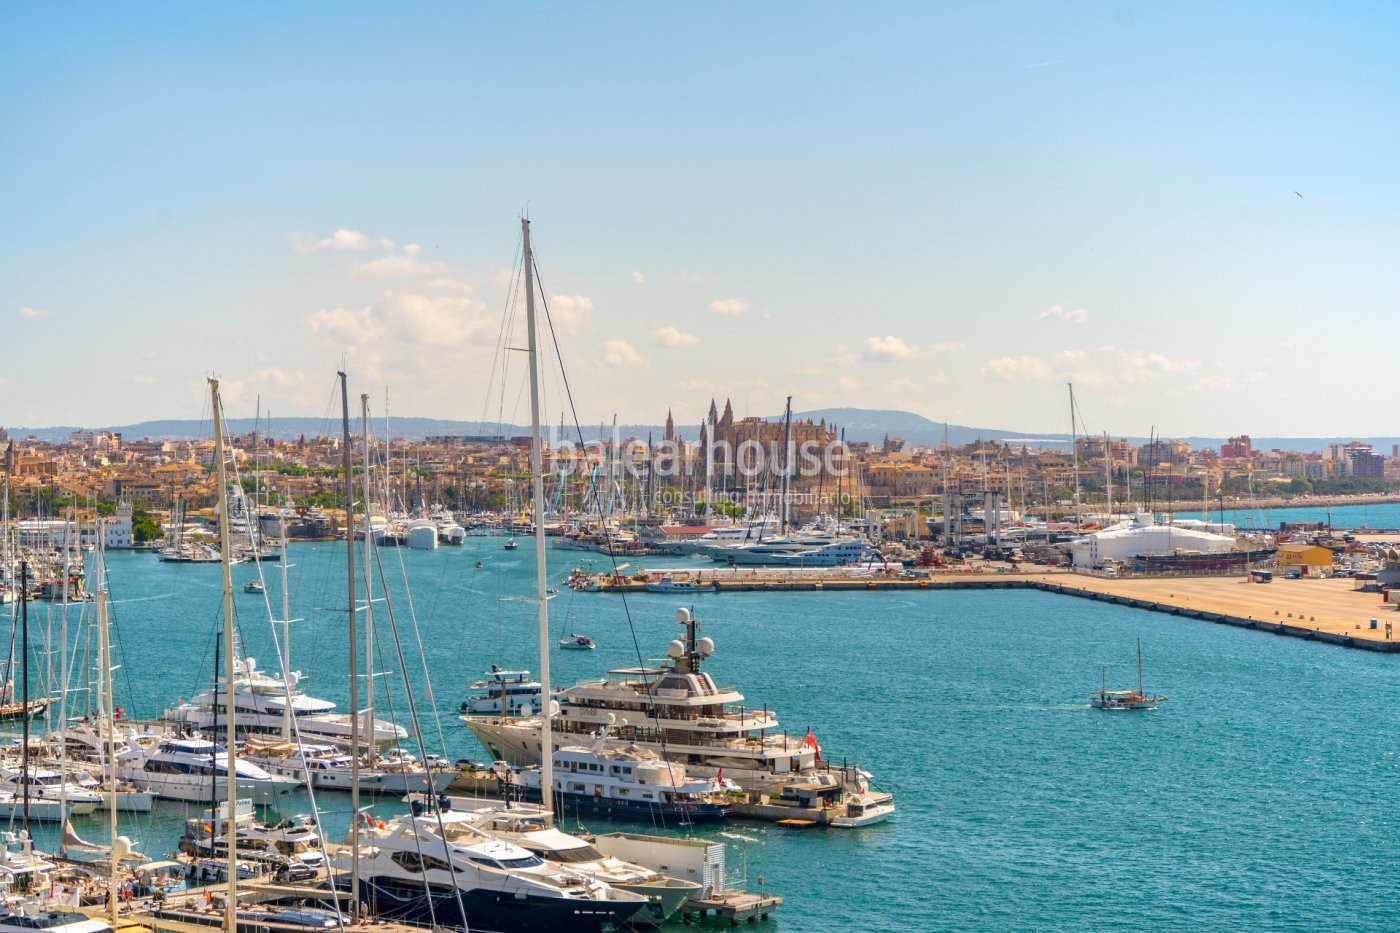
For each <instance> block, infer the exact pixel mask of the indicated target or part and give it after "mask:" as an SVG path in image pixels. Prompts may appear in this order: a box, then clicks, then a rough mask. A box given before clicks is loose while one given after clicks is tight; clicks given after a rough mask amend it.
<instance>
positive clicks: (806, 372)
mask: <svg viewBox="0 0 1400 933" xmlns="http://www.w3.org/2000/svg"><path fill="white" fill-rule="evenodd" d="M793 372H795V373H796V374H797V375H799V376H821V375H825V373H826V367H825V366H817V365H814V364H810V363H809V364H808V365H806V366H799V367H797V368H796V369H794V370H793Z"/></svg>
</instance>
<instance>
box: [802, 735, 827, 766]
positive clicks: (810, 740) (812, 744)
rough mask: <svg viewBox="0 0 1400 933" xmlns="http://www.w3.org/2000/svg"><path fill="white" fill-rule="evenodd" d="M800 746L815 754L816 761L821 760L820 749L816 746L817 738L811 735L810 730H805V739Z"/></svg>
mask: <svg viewBox="0 0 1400 933" xmlns="http://www.w3.org/2000/svg"><path fill="white" fill-rule="evenodd" d="M802 744H803V745H806V746H808V747H809V748H811V749H812V751H813V752H815V753H816V756H817V761H821V760H822V747H821V746H820V745H818V744H817V737H816V736H815V735H813V734H812V730H811V729H808V730H807V737H806V738H804V739H803V740H802Z"/></svg>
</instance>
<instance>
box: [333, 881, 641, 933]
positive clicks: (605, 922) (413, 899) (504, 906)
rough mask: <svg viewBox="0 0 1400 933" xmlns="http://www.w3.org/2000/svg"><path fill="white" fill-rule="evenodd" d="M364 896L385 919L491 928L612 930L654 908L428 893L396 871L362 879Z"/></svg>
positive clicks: (508, 932) (508, 931) (524, 932)
mask: <svg viewBox="0 0 1400 933" xmlns="http://www.w3.org/2000/svg"><path fill="white" fill-rule="evenodd" d="M360 900H361V902H363V903H365V904H367V905H368V906H369V909H370V913H371V914H373V915H374V916H376V917H379V918H382V919H386V920H398V921H402V922H404V923H412V924H419V925H431V926H434V927H436V928H446V927H457V928H459V929H471V930H481V931H490V933H611V931H613V930H615V929H619V928H621V927H622V926H623V925H624V924H626V923H628V922H629V921H630V920H631V919H632V917H634V916H636V915H637V914H639V913H641V912H643V911H645V912H647V913H648V914H650V910H649V906H648V905H645V904H638V903H636V902H633V901H627V902H616V901H593V900H583V899H574V898H555V897H549V898H545V897H538V896H533V895H525V896H523V897H521V896H517V895H516V894H514V893H508V892H502V891H491V890H486V889H482V888H476V889H472V890H466V891H460V892H458V891H455V890H448V889H445V888H444V887H443V886H441V885H436V884H435V885H432V886H431V891H430V892H427V893H425V892H424V888H423V884H422V882H417V883H415V882H411V881H407V880H405V879H403V878H395V877H392V876H370V877H369V878H366V879H364V880H362V881H361V882H360ZM469 920H470V926H468V921H469Z"/></svg>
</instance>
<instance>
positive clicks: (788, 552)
mask: <svg viewBox="0 0 1400 933" xmlns="http://www.w3.org/2000/svg"><path fill="white" fill-rule="evenodd" d="M873 551H874V548H873V547H871V545H870V542H869V541H867V540H866V539H865V538H864V537H863V536H861V535H837V534H832V533H828V532H803V533H798V534H794V535H791V536H789V537H782V538H771V539H769V540H767V541H763V542H759V543H757V544H739V545H734V546H732V547H727V548H715V549H712V550H711V551H710V552H709V553H710V559H711V560H714V561H716V562H717V563H722V564H730V565H732V566H735V567H841V566H844V565H846V564H858V563H860V562H861V561H864V560H868V559H869V558H870V556H871V554H872V552H873Z"/></svg>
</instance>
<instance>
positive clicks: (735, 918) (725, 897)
mask: <svg viewBox="0 0 1400 933" xmlns="http://www.w3.org/2000/svg"><path fill="white" fill-rule="evenodd" d="M782 903H783V899H782V898H781V897H778V896H777V895H776V894H767V893H765V892H760V893H758V894H749V893H747V892H744V891H719V892H716V893H715V894H711V895H710V896H709V897H703V898H696V897H692V898H691V899H690V900H688V901H686V902H685V904H683V905H682V906H681V920H682V921H685V922H690V921H691V920H692V919H697V920H703V919H704V918H705V917H707V916H710V915H714V916H716V917H723V918H724V919H725V920H728V921H729V925H730V926H738V925H739V924H740V922H745V923H753V922H755V921H757V920H767V919H768V915H769V914H771V913H773V912H774V911H775V910H777V909H778V907H779V906H781V905H782Z"/></svg>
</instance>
